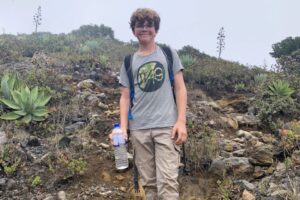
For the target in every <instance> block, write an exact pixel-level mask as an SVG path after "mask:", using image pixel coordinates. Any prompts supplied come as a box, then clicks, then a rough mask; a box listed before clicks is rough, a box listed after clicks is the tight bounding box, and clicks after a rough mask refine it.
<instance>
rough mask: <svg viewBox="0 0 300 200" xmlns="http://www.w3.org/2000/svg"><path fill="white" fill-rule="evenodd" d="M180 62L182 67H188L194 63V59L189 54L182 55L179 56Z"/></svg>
mask: <svg viewBox="0 0 300 200" xmlns="http://www.w3.org/2000/svg"><path fill="white" fill-rule="evenodd" d="M180 60H181V62H182V65H183V66H184V67H190V66H192V65H194V64H195V63H196V59H195V58H194V57H192V56H190V55H189V54H184V55H182V56H180Z"/></svg>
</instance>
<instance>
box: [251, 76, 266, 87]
mask: <svg viewBox="0 0 300 200" xmlns="http://www.w3.org/2000/svg"><path fill="white" fill-rule="evenodd" d="M267 76H268V75H267V74H257V75H256V76H255V77H254V82H255V84H257V85H261V84H263V83H265V82H266V80H267Z"/></svg>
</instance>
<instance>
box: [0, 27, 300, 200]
mask: <svg viewBox="0 0 300 200" xmlns="http://www.w3.org/2000/svg"><path fill="white" fill-rule="evenodd" d="M136 47H137V46H136V43H134V42H131V43H124V42H122V41H119V40H117V39H116V38H114V34H113V31H112V30H111V29H110V28H109V27H106V26H104V25H103V26H82V27H80V28H79V29H78V30H74V31H72V32H71V33H69V34H51V33H38V34H31V35H26V34H21V35H17V36H15V35H0V78H1V91H0V92H1V93H0V97H1V99H7V98H10V100H11V101H15V99H14V98H15V97H12V96H9V94H15V93H13V91H22V90H23V89H22V87H21V86H20V85H22V84H26V85H27V86H28V90H29V91H30V92H29V94H28V95H32V93H34V92H32V91H33V90H35V89H34V88H35V86H38V88H37V89H36V92H38V93H39V94H43V95H41V96H39V95H37V96H38V97H36V98H41V99H42V98H44V102H46V100H45V99H46V97H49V98H50V97H51V98H50V99H49V102H46V105H45V106H46V107H45V109H46V110H47V112H48V114H46V112H45V114H44V113H40V115H41V117H42V118H36V119H34V118H30V120H29V121H28V118H27V119H25V117H24V116H25V114H24V115H22V116H19V117H20V118H19V119H21V120H4V118H2V119H1V121H0V127H1V128H0V188H1V190H0V199H3V200H4V199H42V200H50V199H78V200H81V199H91V200H96V199H142V197H141V196H143V194H134V192H133V179H132V166H130V169H129V170H127V171H124V172H117V171H116V170H115V169H114V160H113V150H112V148H111V147H110V145H109V141H108V134H109V133H110V131H111V129H112V126H113V123H115V122H117V121H118V118H119V110H118V101H119V97H120V96H119V95H120V94H119V88H118V87H119V85H118V70H119V67H120V66H121V64H122V60H123V57H124V56H125V55H127V54H129V53H132V52H134V50H135V49H136ZM178 53H179V55H180V57H181V60H182V63H183V64H184V66H185V72H184V76H185V80H186V83H187V86H188V112H187V127H188V135H189V136H188V140H187V142H186V144H185V146H184V151H183V149H182V163H186V165H182V168H181V169H180V172H179V173H180V183H181V187H180V195H181V199H182V200H186V199H187V200H192V199H194V200H200V199H201V200H202V199H243V200H248V199H265V200H266V199H299V198H300V196H299V195H300V192H299V191H300V188H299V187H300V179H299V177H300V176H299V173H300V171H299V169H300V150H299V134H300V121H299V99H300V98H299V96H300V95H299V94H300V93H299V91H300V90H299V87H300V86H299V85H300V84H298V83H299V76H293V77H290V76H287V75H286V74H284V73H283V72H275V71H266V70H264V69H260V68H257V67H252V68H249V67H247V66H243V65H241V64H239V63H235V62H230V61H226V60H223V59H217V58H215V57H212V56H209V55H207V54H205V53H202V52H200V51H199V50H197V49H195V48H193V47H191V46H186V47H183V48H182V49H179V50H178ZM7 91H9V92H7ZM21 93H22V92H21ZM23 93H24V95H25V93H26V91H25V89H24V92H23ZM28 99H30V98H28ZM24 101H25V100H24ZM41 101H42V100H41ZM4 102H5V101H3V100H2V101H1V103H0V116H2V117H3V116H4V115H6V114H7V113H9V112H11V111H15V110H16V108H14V106H9V105H8V104H6V103H4ZM15 103H18V102H15ZM28 103H29V102H28ZM17 113H20V112H17ZM22 120H23V121H22ZM24 121H27V122H28V123H24ZM128 150H129V153H130V155H132V147H131V146H130V143H129V147H128ZM183 152H184V153H183ZM130 161H132V160H130ZM139 196H140V197H139Z"/></svg>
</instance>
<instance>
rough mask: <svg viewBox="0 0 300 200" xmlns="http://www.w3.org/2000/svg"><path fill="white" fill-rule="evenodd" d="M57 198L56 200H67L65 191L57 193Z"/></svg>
mask: <svg viewBox="0 0 300 200" xmlns="http://www.w3.org/2000/svg"><path fill="white" fill-rule="evenodd" d="M57 198H58V200H67V197H66V193H65V191H59V192H58V193H57Z"/></svg>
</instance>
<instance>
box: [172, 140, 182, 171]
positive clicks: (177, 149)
mask: <svg viewBox="0 0 300 200" xmlns="http://www.w3.org/2000/svg"><path fill="white" fill-rule="evenodd" d="M173 145H174V149H175V151H176V152H177V157H178V158H177V168H179V167H180V165H181V163H180V157H181V148H180V146H179V145H177V144H175V143H173Z"/></svg>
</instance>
